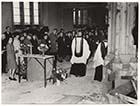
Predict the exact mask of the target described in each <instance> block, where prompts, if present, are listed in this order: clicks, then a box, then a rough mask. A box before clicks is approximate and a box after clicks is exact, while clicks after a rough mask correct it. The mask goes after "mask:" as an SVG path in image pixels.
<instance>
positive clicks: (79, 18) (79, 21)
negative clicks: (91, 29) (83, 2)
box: [78, 10, 81, 25]
mask: <svg viewBox="0 0 140 106" xmlns="http://www.w3.org/2000/svg"><path fill="white" fill-rule="evenodd" d="M78 24H79V25H80V24H81V11H80V10H78Z"/></svg>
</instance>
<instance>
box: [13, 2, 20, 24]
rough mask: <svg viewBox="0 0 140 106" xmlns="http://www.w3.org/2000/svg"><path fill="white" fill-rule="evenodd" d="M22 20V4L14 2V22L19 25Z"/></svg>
mask: <svg viewBox="0 0 140 106" xmlns="http://www.w3.org/2000/svg"><path fill="white" fill-rule="evenodd" d="M20 21H21V20H20V4H19V2H13V22H14V24H15V25H19V24H20V23H21V22H20Z"/></svg>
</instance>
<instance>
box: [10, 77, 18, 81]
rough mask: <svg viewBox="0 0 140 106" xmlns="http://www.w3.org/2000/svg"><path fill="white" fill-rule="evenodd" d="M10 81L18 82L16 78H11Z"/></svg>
mask: <svg viewBox="0 0 140 106" xmlns="http://www.w3.org/2000/svg"><path fill="white" fill-rule="evenodd" d="M9 79H10V80H13V81H17V79H16V78H11V77H9Z"/></svg>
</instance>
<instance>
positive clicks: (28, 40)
mask: <svg viewBox="0 0 140 106" xmlns="http://www.w3.org/2000/svg"><path fill="white" fill-rule="evenodd" d="M105 39H106V37H105V33H103V31H99V30H97V29H95V30H90V31H85V30H81V29H79V30H77V31H76V30H72V31H68V32H65V31H64V29H60V31H58V30H57V29H56V28H54V29H53V31H52V33H50V34H49V28H48V26H44V27H43V28H41V29H40V30H39V31H37V30H35V29H34V30H33V29H32V30H28V31H26V30H23V31H21V32H13V33H11V32H10V27H9V26H8V27H6V32H4V33H3V34H2V72H6V69H7V70H9V73H10V76H9V79H10V80H16V78H15V73H16V70H17V65H18V61H17V55H18V54H28V53H32V54H44V55H45V54H47V55H54V56H55V64H54V65H55V66H56V62H57V60H58V61H59V62H62V61H63V60H64V59H65V60H67V61H70V62H71V64H72V66H71V71H70V74H73V75H75V76H76V77H82V76H85V75H86V65H87V63H88V59H89V57H90V56H94V58H93V61H94V68H95V71H96V72H95V78H94V79H95V80H98V81H101V80H102V69H103V60H104V57H105V55H106V41H105Z"/></svg>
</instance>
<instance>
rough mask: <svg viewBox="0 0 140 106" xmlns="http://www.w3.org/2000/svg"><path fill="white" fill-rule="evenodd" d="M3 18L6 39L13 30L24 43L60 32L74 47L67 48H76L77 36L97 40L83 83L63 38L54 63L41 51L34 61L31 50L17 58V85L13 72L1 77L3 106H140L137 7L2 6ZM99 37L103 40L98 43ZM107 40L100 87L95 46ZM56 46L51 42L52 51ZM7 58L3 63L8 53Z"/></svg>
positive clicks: (131, 4) (132, 4) (75, 4)
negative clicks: (59, 75) (74, 70)
mask: <svg viewBox="0 0 140 106" xmlns="http://www.w3.org/2000/svg"><path fill="white" fill-rule="evenodd" d="M1 18H2V19H1V23H2V25H1V26H2V27H1V31H2V32H1V34H2V35H4V34H5V32H6V30H7V29H8V27H9V30H10V33H11V35H13V36H14V37H15V38H16V37H17V36H18V39H19V40H22V36H24V33H26V34H27V35H26V36H27V38H28V34H29V35H30V37H31V36H32V37H33V36H34V35H36V36H37V37H38V38H40V39H42V38H41V37H43V36H42V32H41V31H44V30H47V31H46V32H47V34H48V35H51V34H52V33H53V32H54V31H57V33H58V35H59V36H61V34H65V36H69V35H70V37H71V41H70V40H68V41H66V42H65V43H69V42H72V39H74V36H73V32H76V31H84V34H85V36H84V39H86V41H87V42H90V37H91V40H92V41H93V42H91V43H88V44H89V49H90V53H91V54H90V56H89V57H88V58H87V62H86V74H85V76H83V77H75V76H71V75H70V71H71V67H72V62H71V55H72V54H71V53H70V52H71V50H69V49H66V48H65V47H64V45H65V43H64V44H63V43H62V42H61V41H59V40H58V39H59V37H58V39H57V43H58V45H57V48H58V54H53V55H52V54H51V55H50V57H49V53H48V52H47V53H48V54H47V55H46V54H45V53H46V52H44V51H41V50H40V49H38V48H39V47H35V48H37V49H38V50H40V51H39V52H38V54H35V55H34V52H37V51H34V50H33V49H35V48H34V47H31V46H30V47H29V53H25V54H24V55H22V54H19V55H15V56H17V60H15V61H16V62H17V66H16V67H17V72H16V75H15V77H16V81H14V80H10V77H9V72H8V71H3V70H2V71H1V73H2V74H1V76H2V78H1V85H2V86H1V94H2V96H1V97H2V104H137V71H138V3H137V2H2V3H1ZM7 26H8V27H7ZM32 32H33V34H32ZM44 32H45V31H44ZM77 33H78V34H79V32H77ZM96 34H97V35H96ZM86 35H87V36H86ZM88 35H89V36H88ZM99 35H100V36H99ZM5 36H6V35H5ZM95 36H98V37H97V39H95V38H94V37H95ZM11 37H12V36H11ZM30 37H29V39H30ZM15 38H14V39H15ZM92 38H93V39H92ZM43 39H45V37H43ZM101 39H105V42H107V48H106V49H105V50H106V55H105V57H104V58H103V66H102V67H103V68H102V70H103V72H102V81H96V80H94V76H95V67H93V66H94V64H95V63H94V61H93V60H94V56H95V54H96V53H95V51H96V50H97V48H98V47H94V46H92V45H94V44H95V45H96V46H98V44H99V43H98V40H99V41H100V40H101ZM2 40H3V39H2ZM2 40H1V41H2ZM51 40H52V41H51ZM54 40H55V38H53V37H52V38H51V37H50V41H51V44H52V45H53V43H52V42H53V41H54ZM60 40H61V39H60ZM65 40H66V39H65ZM95 41H96V42H95ZM8 42H9V41H8ZM21 42H22V41H21ZM40 42H41V41H40ZM26 43H28V42H27V41H26ZM47 44H48V45H49V41H48V43H47ZM59 44H60V45H59ZM35 45H36V46H38V45H37V44H36V43H35ZM69 45H70V47H69V48H70V49H71V44H69ZM2 46H3V44H2ZM20 46H21V44H20ZM90 46H91V47H90ZM48 47H49V46H48ZM2 48H3V47H2ZM59 48H60V49H61V51H60V50H59ZM3 50H4V51H5V49H3ZM43 50H44V49H43ZM49 50H50V51H51V49H49ZM105 50H104V51H105ZM27 52H28V50H27ZM40 52H41V53H40ZM86 52H88V51H86ZM7 53H8V51H7ZM15 53H16V51H15ZM53 53H54V52H53ZM83 53H84V52H83ZM1 54H2V55H1V56H2V57H3V56H4V52H3V51H2V53H1ZM7 55H8V54H7ZM64 56H65V57H64ZM2 59H3V58H2ZM22 59H23V60H24V62H23V65H22V63H21V61H22ZM5 60H6V58H4V59H3V60H2V61H1V62H2V65H1V66H2V67H4V66H5V67H7V66H6V61H5ZM7 63H8V62H7ZM25 63H26V64H25ZM3 64H5V65H4V66H3ZM54 67H55V68H54ZM53 69H56V70H57V69H58V71H59V73H61V72H62V74H63V75H64V77H62V80H60V81H57V79H55V81H54V79H53V77H54V76H55V75H56V74H57V72H56V73H55V72H54V70H53ZM5 70H7V69H6V68H5ZM25 70H26V71H25ZM77 70H78V68H77ZM80 70H81V71H82V69H80ZM24 71H25V72H24ZM53 72H54V73H55V74H53ZM21 74H23V75H21ZM52 74H53V75H52ZM56 77H57V76H56ZM46 78H47V79H46Z"/></svg>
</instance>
